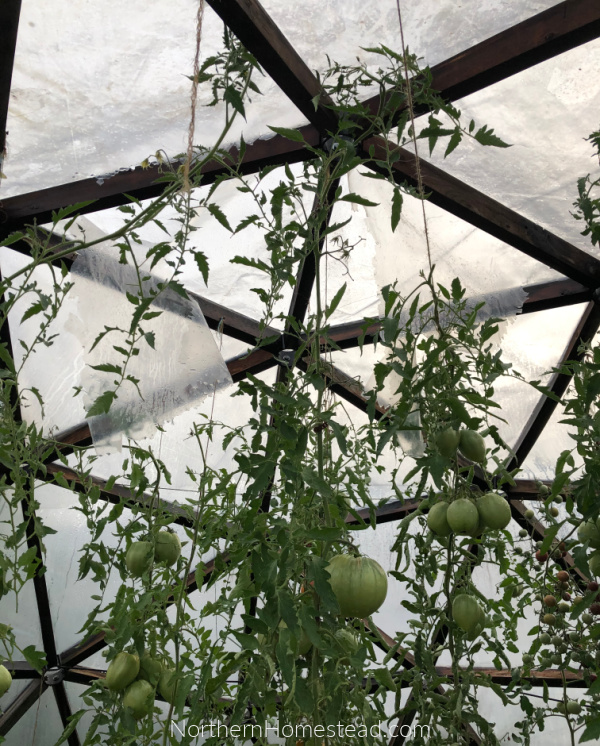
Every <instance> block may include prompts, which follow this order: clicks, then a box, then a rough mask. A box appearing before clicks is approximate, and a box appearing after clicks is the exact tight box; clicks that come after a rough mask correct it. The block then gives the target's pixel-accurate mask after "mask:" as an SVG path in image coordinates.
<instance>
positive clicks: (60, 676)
mask: <svg viewBox="0 0 600 746" xmlns="http://www.w3.org/2000/svg"><path fill="white" fill-rule="evenodd" d="M64 678H65V672H64V671H63V669H62V668H58V667H57V668H48V669H47V670H46V671H45V673H44V683H45V684H47V685H48V686H56V685H57V684H60V683H61V682H62V681H64Z"/></svg>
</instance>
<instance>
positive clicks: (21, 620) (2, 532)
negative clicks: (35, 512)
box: [0, 491, 43, 660]
mask: <svg viewBox="0 0 600 746" xmlns="http://www.w3.org/2000/svg"><path fill="white" fill-rule="evenodd" d="M6 495H7V498H8V499H10V498H11V497H12V495H11V494H10V491H7V493H6ZM15 521H16V522H17V523H19V522H20V521H21V512H20V508H18V512H17V514H16V516H15ZM11 533H12V529H11V517H10V513H9V510H8V507H7V505H6V502H5V500H4V498H2V499H0V537H2V538H1V539H0V549H1V550H2V551H6V553H7V554H8V553H9V550H7V549H5V547H4V537H5V536H10V535H11ZM26 550H27V547H26V546H22V547H21V549H20V550H19V553H20V554H23V553H24V552H25V551H26ZM0 608H1V610H2V611H1V614H2V622H3V623H4V624H9V625H10V626H11V627H13V629H14V633H15V638H16V641H17V644H18V645H19V647H20V648H21V649H23V648H26V647H28V646H29V645H33V646H34V647H35V648H36V649H37V650H38V651H42V650H43V645H42V633H41V628H40V617H39V613H38V606H37V601H36V597H35V589H34V587H33V581H32V580H29V581H28V582H27V583H25V585H24V586H23V588H22V589H21V590H20V591H19V594H18V597H16V596H15V594H14V592H12V591H11V592H10V593H9V594H8V595H6V596H3V597H2V600H1V601H0ZM20 657H21V656H20V653H19V652H18V651H17V652H15V660H19V659H20Z"/></svg>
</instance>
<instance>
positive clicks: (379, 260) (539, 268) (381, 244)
mask: <svg viewBox="0 0 600 746" xmlns="http://www.w3.org/2000/svg"><path fill="white" fill-rule="evenodd" d="M503 152H505V151H503ZM361 174H362V171H355V172H353V173H351V174H350V177H349V185H350V189H351V191H353V192H358V193H359V194H361V195H363V196H364V197H366V198H367V199H369V200H370V201H372V202H375V203H377V205H378V206H377V207H366V208H364V211H365V213H366V216H367V222H366V227H367V229H368V231H369V233H370V236H371V237H372V240H373V244H374V249H375V273H376V281H377V285H378V287H380V288H381V287H383V286H385V285H389V284H391V283H393V282H395V281H396V282H397V283H398V287H399V289H400V290H401V291H402V292H404V293H408V292H411V291H412V290H414V289H415V288H416V287H417V285H419V284H420V282H421V278H420V272H421V271H428V267H429V261H428V254H427V243H426V241H425V232H424V222H423V212H422V203H421V202H420V201H419V200H416V199H414V198H412V197H405V198H404V202H403V208H402V215H401V219H400V223H399V225H398V227H397V228H396V231H395V232H392V229H391V205H392V191H393V190H392V187H391V185H390V184H388V183H387V182H383V181H380V180H373V179H370V178H367V177H366V176H363V175H361ZM425 213H426V218H427V230H428V234H429V248H430V251H431V261H432V263H433V264H434V265H435V267H436V271H435V275H434V278H435V281H436V282H438V283H442V284H444V285H446V286H449V283H450V282H451V281H452V280H453V279H454V278H455V277H459V278H460V281H461V283H462V285H463V286H464V287H465V288H466V290H467V295H468V296H472V295H475V296H486V298H482V300H487V302H488V303H490V304H492V309H493V311H494V313H495V314H496V315H503V311H504V309H510V308H511V307H513V308H514V307H515V305H518V303H519V300H520V296H519V294H518V293H517V292H516V290H515V295H514V297H513V296H512V295H510V294H504V293H502V294H501V293H500V292H499V291H508V290H509V289H517V288H519V286H523V285H528V284H532V283H536V282H543V281H546V280H550V279H555V278H558V277H559V275H558V274H557V273H555V272H553V271H552V270H549V269H548V268H547V267H546V266H545V265H543V264H541V263H540V262H537V261H535V260H534V259H531V258H529V257H527V256H525V255H524V254H522V253H521V252H519V251H517V250H516V249H514V248H512V247H511V246H508V245H507V244H504V243H502V241H499V240H497V239H495V238H493V237H492V236H490V235H488V234H487V233H485V232H483V231H480V230H478V229H476V228H474V227H473V226H471V225H470V224H469V223H466V222H465V221H463V220H461V219H460V218H457V217H455V216H453V215H451V214H450V213H448V212H446V211H445V210H442V209H441V208H439V207H436V206H435V205H433V204H431V203H430V202H426V203H425ZM495 294H496V295H495ZM504 312H506V311H504Z"/></svg>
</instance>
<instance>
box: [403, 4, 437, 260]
mask: <svg viewBox="0 0 600 746" xmlns="http://www.w3.org/2000/svg"><path fill="white" fill-rule="evenodd" d="M396 8H397V10H398V23H399V25H400V41H401V43H402V55H403V57H404V75H405V80H406V100H407V104H408V112H409V114H410V121H411V126H412V141H413V146H414V149H415V165H416V171H417V191H418V192H419V197H420V198H421V210H422V213H423V227H424V229H425V245H426V246H427V262H428V264H429V271H430V272H431V271H432V269H433V262H432V259H431V245H430V243H429V229H428V226H427V213H426V211H425V190H424V189H423V175H422V174H421V161H420V160H419V149H418V146H417V131H416V128H415V108H414V103H413V96H412V88H411V85H410V79H409V74H408V57H407V55H406V45H405V44H404V28H403V26H402V11H401V10H400V0H396Z"/></svg>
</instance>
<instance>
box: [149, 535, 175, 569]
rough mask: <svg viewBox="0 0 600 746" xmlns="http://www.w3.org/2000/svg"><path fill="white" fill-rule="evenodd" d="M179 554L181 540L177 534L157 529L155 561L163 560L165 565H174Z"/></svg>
mask: <svg viewBox="0 0 600 746" xmlns="http://www.w3.org/2000/svg"><path fill="white" fill-rule="evenodd" d="M180 555H181V541H180V540H179V536H177V534H172V533H171V532H170V531H159V532H158V533H157V534H156V543H155V545H154V556H155V558H156V561H157V562H164V563H165V564H166V565H167V567H171V565H174V564H175V563H176V562H177V560H178V559H179V557H180Z"/></svg>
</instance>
